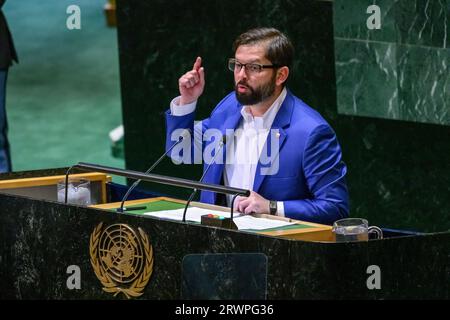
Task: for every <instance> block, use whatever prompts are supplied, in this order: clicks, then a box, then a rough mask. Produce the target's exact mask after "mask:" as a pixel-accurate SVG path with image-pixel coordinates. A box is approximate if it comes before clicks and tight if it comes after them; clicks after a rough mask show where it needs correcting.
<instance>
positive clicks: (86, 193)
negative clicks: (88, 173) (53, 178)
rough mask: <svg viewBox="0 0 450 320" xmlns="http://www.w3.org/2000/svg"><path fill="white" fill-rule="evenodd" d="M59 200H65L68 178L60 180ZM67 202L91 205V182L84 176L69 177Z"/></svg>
mask: <svg viewBox="0 0 450 320" xmlns="http://www.w3.org/2000/svg"><path fill="white" fill-rule="evenodd" d="M57 190H58V202H62V203H64V202H65V196H66V180H62V181H59V182H58V185H57ZM67 190H68V191H67V203H70V204H76V205H81V206H89V205H91V182H90V181H89V180H87V179H83V178H79V179H77V178H69V183H68V188H67Z"/></svg>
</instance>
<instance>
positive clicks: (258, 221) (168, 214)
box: [144, 207, 294, 230]
mask: <svg viewBox="0 0 450 320" xmlns="http://www.w3.org/2000/svg"><path fill="white" fill-rule="evenodd" d="M183 212H184V209H176V210H163V211H154V212H146V213H144V215H147V216H152V217H156V218H160V219H168V220H176V221H182V220H183ZM206 214H217V215H219V216H222V217H225V218H229V217H230V213H229V212H224V211H218V210H210V209H203V208H198V207H189V208H188V210H187V212H186V220H187V221H193V222H198V223H200V222H201V219H202V218H201V217H202V216H203V215H206ZM233 221H234V223H235V224H236V226H237V227H238V229H239V230H244V229H252V230H264V229H271V228H278V227H284V226H288V225H291V224H294V223H293V222H286V221H282V220H276V219H267V218H255V217H252V216H249V215H240V214H239V213H238V214H233Z"/></svg>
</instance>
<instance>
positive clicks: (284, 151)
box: [166, 28, 349, 224]
mask: <svg viewBox="0 0 450 320" xmlns="http://www.w3.org/2000/svg"><path fill="white" fill-rule="evenodd" d="M233 50H234V52H235V56H234V58H230V59H229V62H228V68H229V69H230V70H231V71H232V72H233V73H234V81H235V91H234V92H232V93H230V94H228V95H227V96H226V97H225V98H224V99H223V100H222V101H221V102H220V103H219V104H218V105H217V106H216V108H215V109H214V110H213V111H212V113H211V115H210V117H209V118H208V119H205V120H203V121H202V122H199V123H196V124H195V123H194V119H195V107H196V102H197V100H198V98H199V97H200V96H201V94H202V93H203V89H204V85H205V76H204V72H205V71H204V68H203V67H202V66H201V65H202V60H201V58H200V57H198V58H197V59H196V61H195V63H194V66H193V69H192V70H190V71H189V72H187V73H186V74H184V75H183V76H181V78H180V79H179V82H178V83H179V90H180V96H179V97H177V98H175V99H173V100H172V102H171V105H170V110H168V111H167V113H166V124H167V138H166V147H167V148H169V147H170V146H172V145H173V143H174V141H176V140H177V137H176V135H177V134H178V133H177V132H179V131H180V130H185V129H190V130H191V132H194V137H193V141H194V144H195V145H196V146H199V147H200V150H201V151H202V152H203V160H204V162H205V164H204V168H205V169H206V168H207V166H208V165H209V163H210V162H211V158H213V159H214V161H212V162H213V163H212V164H211V167H210V168H209V170H208V172H207V174H206V175H205V177H204V180H203V181H204V182H206V183H214V184H224V185H227V186H231V187H236V188H242V189H249V190H252V192H251V194H250V196H249V197H240V198H238V199H237V200H236V202H235V208H236V210H238V211H239V212H241V213H245V214H251V213H263V214H273V215H278V216H285V217H289V218H293V219H298V220H304V221H311V222H317V223H324V224H332V223H333V222H334V221H335V220H338V219H341V218H345V217H347V216H348V211H349V205H348V191H347V186H346V183H345V174H346V171H347V169H346V166H345V164H344V162H343V161H342V154H341V148H340V146H339V143H338V141H337V138H336V135H335V133H334V131H333V129H332V128H331V127H330V125H329V124H328V123H327V122H326V121H325V120H324V119H323V118H322V116H321V115H320V114H319V113H318V112H316V111H315V110H313V109H312V108H310V107H309V106H307V105H306V104H305V103H304V102H303V101H301V100H300V99H299V98H297V97H295V96H294V95H293V94H292V93H291V92H290V91H289V90H288V89H287V88H286V81H287V79H288V76H289V71H290V69H289V68H290V67H291V65H292V60H293V51H294V50H293V46H292V44H291V42H290V41H289V39H288V38H287V37H286V36H285V35H284V34H283V33H281V32H280V31H278V30H276V29H274V28H257V29H252V30H249V31H247V32H245V33H243V34H242V35H240V36H239V37H238V38H237V39H236V41H235V43H234V46H233ZM212 130H215V132H219V133H220V135H224V136H226V137H227V139H226V148H225V150H222V151H223V152H224V154H225V155H224V156H221V157H220V158H219V157H217V158H216V157H214V155H213V153H211V156H209V157H208V156H207V155H208V153H206V155H205V151H206V150H208V147H210V146H211V144H213V139H212V138H210V136H214V134H210V132H211V131H212ZM175 133H177V134H175ZM178 135H179V134H178ZM220 135H219V137H217V135H216V136H215V139H214V141H215V145H216V147H217V146H218V145H220V143H217V142H218V141H219V140H220ZM205 136H208V137H206V138H205ZM230 137H231V138H230ZM209 150H211V149H210V148H209ZM214 150H215V152H219V151H221V149H220V147H218V148H215V149H214ZM191 152H192V151H191ZM194 153H195V152H192V154H191V155H194ZM191 155H189V156H188V157H186V156H187V154H184V155H182V154H178V155H177V154H174V153H172V158H173V159H178V160H179V159H180V156H183V159H185V160H186V159H188V161H184V162H189V159H190V158H191ZM206 158H209V161H208V160H207V159H206ZM224 158H225V161H217V159H220V160H223V159H224ZM201 201H202V202H206V203H212V204H222V205H224V204H227V205H230V198H228V199H224V198H223V197H221V196H220V195H218V194H216V193H212V192H202V194H201Z"/></svg>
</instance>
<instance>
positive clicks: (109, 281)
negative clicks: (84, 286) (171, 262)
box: [89, 222, 153, 299]
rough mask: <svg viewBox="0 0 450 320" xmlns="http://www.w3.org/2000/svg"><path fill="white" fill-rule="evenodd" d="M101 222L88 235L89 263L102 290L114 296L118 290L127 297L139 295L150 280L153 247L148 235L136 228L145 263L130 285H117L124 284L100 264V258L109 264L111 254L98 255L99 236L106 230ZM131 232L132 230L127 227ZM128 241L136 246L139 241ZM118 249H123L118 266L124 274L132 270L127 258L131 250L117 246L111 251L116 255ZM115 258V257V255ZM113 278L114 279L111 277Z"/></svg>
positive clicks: (130, 254)
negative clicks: (89, 235)
mask: <svg viewBox="0 0 450 320" xmlns="http://www.w3.org/2000/svg"><path fill="white" fill-rule="evenodd" d="M102 227H103V223H102V222H101V223H99V224H98V225H97V227H96V228H95V229H94V231H93V232H92V234H91V237H90V243H89V251H90V255H91V264H92V267H93V269H94V272H95V275H96V276H97V278H98V279H99V280H100V282H101V283H102V285H103V290H104V291H106V292H109V293H114V296H117V295H118V294H119V293H120V292H122V293H123V294H124V295H125V296H126V297H127V298H128V299H130V298H131V297H139V296H141V295H142V294H143V290H144V288H145V286H146V285H147V283H148V281H149V280H150V276H151V274H152V272H153V248H152V246H151V245H150V241H149V239H148V236H147V235H146V234H145V232H144V231H143V230H142V229H141V228H138V231H139V235H140V240H141V242H142V247H143V252H144V256H145V263H144V267H143V270H142V272H141V273H140V275H138V276H137V278H136V279H135V280H133V281H132V283H131V285H130V286H129V287H124V286H119V285H120V284H122V285H123V284H124V283H123V282H122V283H120V282H121V281H118V280H117V279H116V278H115V277H114V276H112V275H111V274H110V273H109V270H108V269H105V267H104V266H102V264H101V259H102V260H104V261H106V262H107V265H109V266H111V264H112V263H111V259H112V258H111V256H110V254H108V255H107V256H103V257H100V255H99V250H101V249H100V245H99V244H100V243H99V242H100V238H101V236H102V234H103V233H102V232H106V230H103V229H102ZM118 227H119V228H120V227H127V228H129V227H128V226H125V225H118ZM129 229H130V230H131V231H132V232H133V233H134V230H132V229H131V228H129ZM129 241H130V242H131V243H132V244H133V245H135V246H138V245H139V244H140V243H137V242H136V241H135V240H134V239H129ZM118 251H123V253H122V256H123V257H121V258H120V257H119V259H120V260H119V263H118V268H121V269H122V270H121V272H123V273H124V274H126V275H129V274H131V272H132V271H134V270H133V268H132V266H131V265H130V263H129V259H130V257H131V256H132V254H133V252H132V250H130V248H123V250H122V249H120V250H119V249H118V248H117V247H113V248H112V250H111V252H113V254H114V255H115V256H117V253H118ZM116 260H117V257H116ZM113 278H114V279H113Z"/></svg>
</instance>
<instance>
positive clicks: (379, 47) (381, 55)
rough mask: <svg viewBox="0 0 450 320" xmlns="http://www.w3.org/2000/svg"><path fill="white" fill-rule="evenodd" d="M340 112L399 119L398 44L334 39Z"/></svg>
mask: <svg viewBox="0 0 450 320" xmlns="http://www.w3.org/2000/svg"><path fill="white" fill-rule="evenodd" d="M335 48H336V62H335V65H336V87H337V105H338V112H339V113H342V114H347V115H358V116H369V117H378V118H387V119H399V118H400V110H399V105H398V103H399V102H398V87H397V82H398V76H397V57H396V53H397V45H396V44H393V43H392V44H390V43H374V42H364V41H358V40H339V39H336V40H335Z"/></svg>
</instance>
